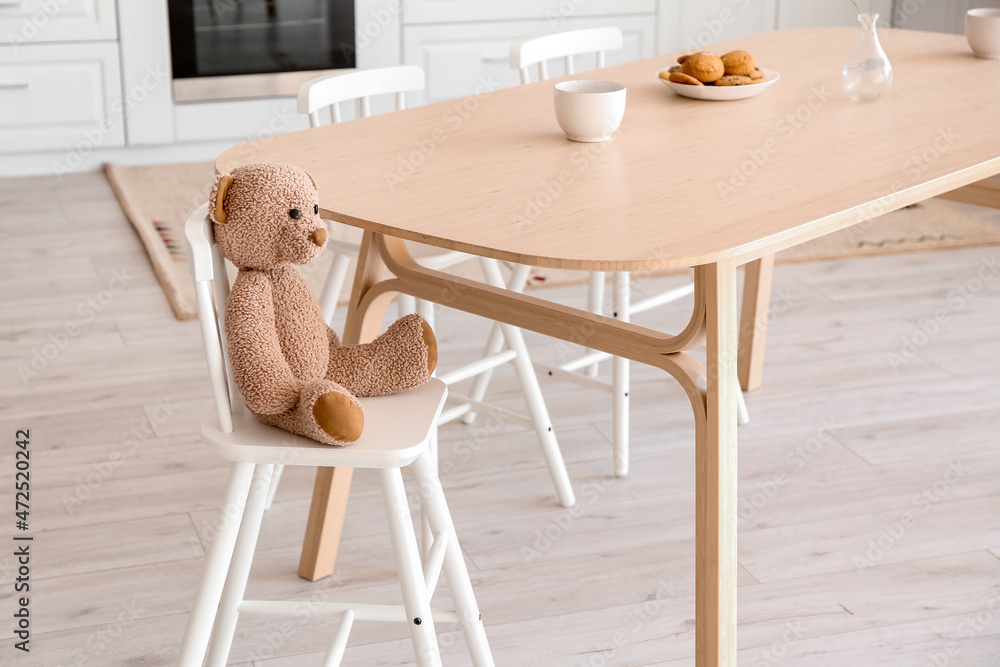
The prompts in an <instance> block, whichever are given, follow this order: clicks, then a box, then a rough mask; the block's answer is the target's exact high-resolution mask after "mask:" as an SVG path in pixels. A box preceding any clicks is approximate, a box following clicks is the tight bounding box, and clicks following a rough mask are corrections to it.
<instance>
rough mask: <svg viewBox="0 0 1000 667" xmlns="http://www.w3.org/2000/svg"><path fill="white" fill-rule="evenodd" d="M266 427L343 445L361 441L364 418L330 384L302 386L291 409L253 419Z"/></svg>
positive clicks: (348, 396)
mask: <svg viewBox="0 0 1000 667" xmlns="http://www.w3.org/2000/svg"><path fill="white" fill-rule="evenodd" d="M257 417H258V418H259V419H260V420H261V421H262V422H264V423H265V424H268V425H270V426H277V427H278V428H280V429H283V430H285V431H288V432H289V433H294V434H296V435H303V436H305V437H307V438H312V439H313V440H318V441H319V442H322V443H324V444H327V445H346V444H349V443H351V442H354V441H355V440H357V439H358V438H360V437H361V432H362V431H363V430H364V426H365V415H364V412H363V411H362V410H361V405H360V404H359V403H358V401H357V399H355V398H354V396H353V395H351V393H350V392H349V391H347V390H346V389H345V388H344V387H342V386H340V385H339V384H337V383H336V382H333V381H331V380H316V381H315V382H309V383H306V385H305V386H304V387H303V388H302V392H301V394H300V395H299V402H298V403H296V405H295V407H294V408H292V409H291V410H289V411H288V412H284V413H282V414H280V415H257Z"/></svg>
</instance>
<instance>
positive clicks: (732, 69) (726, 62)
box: [722, 51, 757, 76]
mask: <svg viewBox="0 0 1000 667" xmlns="http://www.w3.org/2000/svg"><path fill="white" fill-rule="evenodd" d="M722 64H723V66H724V67H725V68H726V74H736V75H738V76H749V75H750V72H752V71H754V69H756V68H757V63H756V61H754V59H753V56H752V55H750V54H749V53H747V52H746V51H730V52H729V53H727V54H725V55H723V56H722Z"/></svg>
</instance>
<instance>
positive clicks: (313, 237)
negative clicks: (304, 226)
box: [309, 227, 326, 246]
mask: <svg viewBox="0 0 1000 667" xmlns="http://www.w3.org/2000/svg"><path fill="white" fill-rule="evenodd" d="M309 240H310V241H312V242H313V243H315V244H316V245H318V246H322V245H323V244H325V243H326V229H324V228H323V227H320V228H319V229H317V230H316V231H314V232H313V233H312V234H310V235H309Z"/></svg>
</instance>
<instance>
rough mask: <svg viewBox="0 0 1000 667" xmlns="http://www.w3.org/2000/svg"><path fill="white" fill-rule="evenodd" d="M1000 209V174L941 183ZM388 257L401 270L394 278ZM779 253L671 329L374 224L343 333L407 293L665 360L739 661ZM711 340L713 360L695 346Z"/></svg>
mask: <svg viewBox="0 0 1000 667" xmlns="http://www.w3.org/2000/svg"><path fill="white" fill-rule="evenodd" d="M940 196H941V198H943V199H948V200H951V201H957V202H963V203H969V204H975V205H978V206H989V207H992V208H997V209H1000V185H998V183H997V181H996V180H987V181H982V182H979V183H973V184H972V185H968V186H965V187H961V188H958V189H956V190H952V191H950V192H947V193H944V194H942V195H940ZM386 269H389V271H391V272H392V274H393V275H394V276H395V277H391V278H385V277H384V274H385V270H386ZM773 271H774V255H773V254H771V255H764V256H763V257H760V258H757V259H754V260H751V261H749V262H747V263H746V264H745V275H744V283H743V299H742V306H741V307H740V308H739V319H737V280H736V272H737V264H736V262H735V261H734V260H726V261H721V262H717V263H713V264H706V265H702V266H696V267H694V286H695V291H694V306H693V308H692V313H691V318H690V320H689V321H688V324H687V326H686V327H685V328H684V329H683V330H682V331H681V332H680V333H679V334H676V335H669V334H664V333H661V332H657V331H655V330H652V329H648V328H645V327H641V326H638V325H635V324H631V323H626V322H621V321H618V320H615V319H612V318H609V317H605V316H602V315H595V314H593V313H589V312H587V311H584V310H580V309H577V308H571V307H569V306H563V305H561V304H557V303H554V302H551V301H545V300H543V299H539V298H537V297H533V296H530V295H527V294H523V293H517V292H511V291H509V290H505V289H500V288H496V287H492V286H490V285H486V284H484V283H478V282H475V281H471V280H468V279H465V278H460V277H457V276H453V275H450V274H447V273H443V272H440V271H435V270H433V269H428V268H425V267H423V266H420V265H419V264H418V263H417V262H416V261H415V260H414V259H413V257H412V256H411V255H410V253H409V251H408V250H407V248H406V245H405V243H404V242H403V241H402V240H401V239H398V238H394V237H390V236H385V235H383V234H377V233H375V232H371V231H366V232H365V233H364V237H363V240H362V244H361V251H360V253H359V257H358V266H357V270H356V273H355V278H354V285H353V288H352V291H351V299H350V302H349V307H348V308H349V309H348V317H347V324H346V327H345V331H344V342H345V343H346V344H354V343H359V342H363V341H367V340H371V339H372V338H374V337H376V336H377V335H378V334H379V333H380V332H381V326H382V322H383V319H384V317H385V311H386V308H387V307H388V305H389V303H390V302H391V301H392V299H393V298H394V297H395V296H396V295H397V294H400V293H402V294H409V295H411V296H414V297H417V298H420V299H425V300H427V301H432V302H434V303H437V304H440V305H442V306H447V307H449V308H454V309H456V310H461V311H464V312H467V313H471V314H473V315H479V316H481V317H485V318H487V319H490V320H495V321H499V322H503V323H506V324H511V325H514V326H517V327H520V328H522V329H528V330H531V331H535V332H537V333H541V334H544V335H547V336H551V337H553V338H558V339H562V340H567V341H570V342H573V343H578V344H582V345H585V346H587V347H590V348H592V349H596V350H601V351H603V352H607V353H609V354H613V355H615V356H620V357H625V358H627V359H630V360H632V361H636V362H639V363H643V364H648V365H650V366H655V367H657V368H659V369H661V370H663V371H666V372H667V373H668V374H669V375H670V376H671V377H673V378H674V379H675V380H677V382H678V383H679V384H680V385H681V387H682V388H683V389H684V392H685V394H686V395H687V397H688V400H689V401H690V402H691V409H692V412H693V414H694V419H695V562H696V572H695V655H696V664H698V665H699V666H702V665H711V666H715V665H727V666H729V665H735V664H736V573H737V552H736V532H737V531H736V526H737V512H736V503H737V456H736V445H737V436H736V395H735V392H736V389H735V383H734V381H733V379H734V378H733V376H734V375H736V377H737V378H738V379H739V384H740V387H741V388H742V389H743V390H744V391H751V390H753V389H756V388H757V387H759V386H760V384H761V382H762V374H763V366H764V347H765V340H766V334H767V322H768V313H769V309H770V296H771V279H772V276H773ZM702 344H704V345H705V347H706V365H705V366H704V367H703V366H702V365H701V364H699V363H698V362H697V361H695V360H694V359H693V358H692V357H691V356H690V355H688V354H686V352H687V351H688V350H691V349H694V348H696V347H699V346H701V345H702ZM352 473H353V470H352V469H350V468H320V469H318V471H317V475H316V484H315V487H314V489H313V498H312V505H311V507H310V511H309V520H308V525H307V529H306V537H305V542H304V544H303V549H302V558H301V560H300V563H299V575H300V576H301V577H303V578H305V579H308V580H311V581H314V580H317V579H320V578H322V577H325V576H328V575H329V574H331V573H332V572H333V568H334V565H335V562H336V557H337V548H338V546H339V543H340V534H341V529H342V526H343V519H344V512H345V510H346V506H347V497H348V494H349V492H350V485H351V477H352Z"/></svg>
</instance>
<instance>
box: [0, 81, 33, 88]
mask: <svg viewBox="0 0 1000 667" xmlns="http://www.w3.org/2000/svg"><path fill="white" fill-rule="evenodd" d="M27 88H28V83H27V82H26V81H20V82H16V83H0V90H26V89H27Z"/></svg>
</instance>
